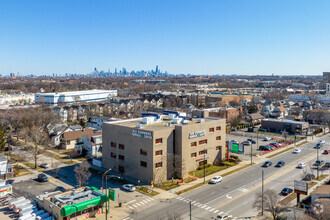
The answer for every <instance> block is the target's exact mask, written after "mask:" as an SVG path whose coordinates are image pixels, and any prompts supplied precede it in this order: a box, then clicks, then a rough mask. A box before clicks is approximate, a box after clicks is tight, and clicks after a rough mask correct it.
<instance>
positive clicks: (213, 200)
mask: <svg viewBox="0 0 330 220" xmlns="http://www.w3.org/2000/svg"><path fill="white" fill-rule="evenodd" d="M246 185H247V184H245V185H243V186H240V187H239V188H241V187H244V186H246ZM239 188H236V189H233V190H232V191H230V192H228V193H227V194H230V193H232V192H234V191H236V190H238V189H239ZM224 196H226V195H222V196H219V197H218V198H215V199H213V200H211V201H209V202H207V203H205V204H206V205H208V204H210V203H212V202H214V201H215V200H218V199H220V198H222V197H224Z"/></svg>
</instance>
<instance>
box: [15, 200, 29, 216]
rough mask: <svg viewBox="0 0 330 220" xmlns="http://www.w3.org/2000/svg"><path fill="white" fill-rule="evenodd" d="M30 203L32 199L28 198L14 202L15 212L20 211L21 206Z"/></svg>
mask: <svg viewBox="0 0 330 220" xmlns="http://www.w3.org/2000/svg"><path fill="white" fill-rule="evenodd" d="M29 203H31V201H30V200H27V199H26V200H23V201H21V202H18V203H15V204H14V207H13V210H14V212H16V213H18V212H19V208H20V207H22V206H25V205H27V204H29Z"/></svg>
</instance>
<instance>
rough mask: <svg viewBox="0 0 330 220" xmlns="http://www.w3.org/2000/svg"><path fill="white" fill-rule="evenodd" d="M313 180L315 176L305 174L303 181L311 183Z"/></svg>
mask: <svg viewBox="0 0 330 220" xmlns="http://www.w3.org/2000/svg"><path fill="white" fill-rule="evenodd" d="M313 179H315V175H314V174H312V173H307V174H306V176H305V177H304V179H303V180H306V181H311V180H313Z"/></svg>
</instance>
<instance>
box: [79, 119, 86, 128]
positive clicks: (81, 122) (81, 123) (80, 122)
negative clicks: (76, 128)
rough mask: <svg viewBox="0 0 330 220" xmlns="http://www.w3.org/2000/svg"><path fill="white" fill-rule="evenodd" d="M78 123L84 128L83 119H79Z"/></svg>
mask: <svg viewBox="0 0 330 220" xmlns="http://www.w3.org/2000/svg"><path fill="white" fill-rule="evenodd" d="M79 124H80V126H81V127H83V128H86V122H85V120H84V119H80V121H79Z"/></svg>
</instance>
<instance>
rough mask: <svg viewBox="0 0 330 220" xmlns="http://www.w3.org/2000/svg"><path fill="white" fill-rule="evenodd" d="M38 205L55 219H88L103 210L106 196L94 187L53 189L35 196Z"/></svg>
mask: <svg viewBox="0 0 330 220" xmlns="http://www.w3.org/2000/svg"><path fill="white" fill-rule="evenodd" d="M36 198H37V199H36V202H37V204H38V206H39V207H40V208H42V209H44V210H46V211H47V212H48V213H50V215H51V216H53V217H55V219H57V220H69V219H88V218H91V217H96V216H97V215H99V214H101V213H102V212H103V209H104V207H105V204H106V202H107V196H106V195H105V194H104V193H101V192H99V191H98V190H97V189H96V188H94V187H87V186H86V187H80V188H76V189H72V190H69V191H66V192H61V191H55V192H50V193H45V194H43V195H40V196H37V197H36Z"/></svg>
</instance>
